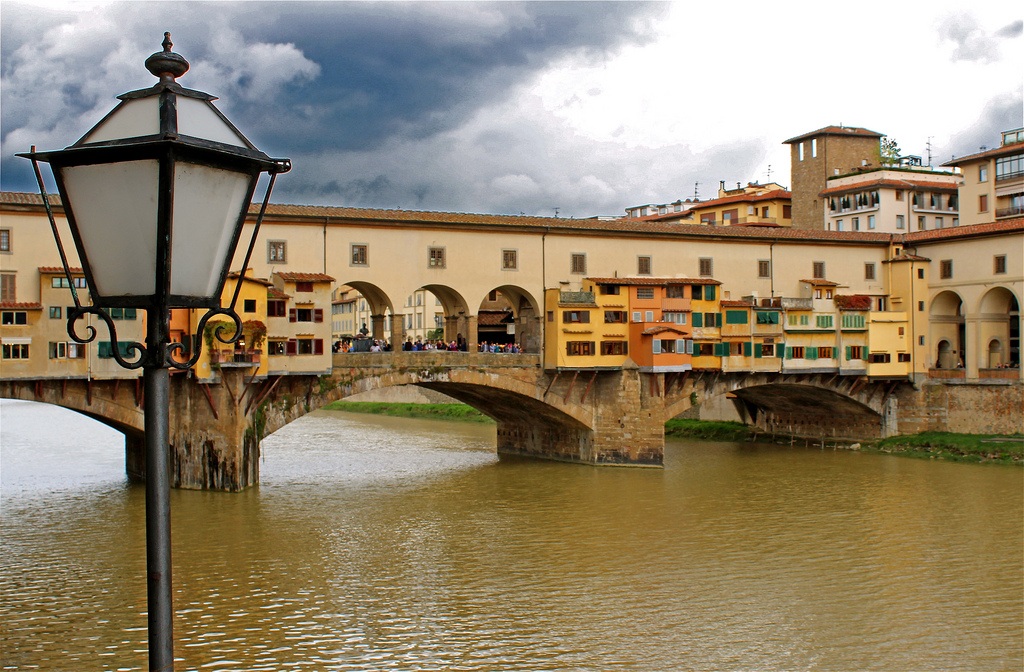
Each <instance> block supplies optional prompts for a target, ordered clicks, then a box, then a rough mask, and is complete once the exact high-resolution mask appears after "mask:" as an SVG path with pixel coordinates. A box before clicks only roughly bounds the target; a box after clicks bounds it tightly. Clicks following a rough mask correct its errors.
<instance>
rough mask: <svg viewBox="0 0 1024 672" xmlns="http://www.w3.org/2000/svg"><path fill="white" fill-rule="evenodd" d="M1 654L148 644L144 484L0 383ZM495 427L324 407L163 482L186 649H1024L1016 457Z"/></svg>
mask: <svg viewBox="0 0 1024 672" xmlns="http://www.w3.org/2000/svg"><path fill="white" fill-rule="evenodd" d="M0 422H2V425H0V426H2V431H3V435H2V439H3V443H2V451H3V452H2V459H3V470H2V472H0V474H2V486H3V490H2V505H3V511H2V513H3V517H2V522H0V532H2V535H3V539H2V541H3V545H2V547H0V567H2V575H0V588H2V591H3V600H2V606H0V635H2V638H3V647H2V654H0V658H2V663H3V666H4V667H5V669H104V670H120V669H140V670H141V669H146V646H145V638H146V621H145V608H146V606H145V583H144V566H145V562H144V552H145V551H144V549H145V539H144V534H145V527H144V493H143V490H142V488H141V487H138V486H134V485H128V484H126V482H125V480H124V477H123V475H122V474H123V442H122V440H121V439H120V437H119V436H118V435H116V434H111V433H109V432H107V431H106V430H104V429H103V428H101V427H100V426H99V425H97V424H95V423H92V422H91V421H84V420H81V419H79V418H76V417H75V416H69V414H66V413H64V412H62V411H58V410H57V409H53V408H49V407H44V406H36V405H32V404H24V403H16V402H2V403H0ZM493 446H494V429H493V427H490V426H477V425H470V424H453V423H441V422H436V421H416V420H403V419H393V418H379V417H369V416H352V415H343V414H336V413H327V412H318V413H314V414H313V415H311V416H308V417H306V418H304V419H302V420H300V421H299V422H296V423H293V424H292V425H290V426H288V427H286V428H285V429H283V430H282V431H280V432H278V433H277V434H275V435H274V436H271V437H269V438H268V439H267V440H266V442H265V445H264V460H263V464H262V465H261V469H262V480H263V484H262V485H261V486H260V487H259V488H257V489H252V490H250V491H247V492H245V493H241V494H223V493H199V492H184V491H175V492H173V493H172V511H173V544H174V568H175V576H174V588H175V610H176V619H175V638H176V646H175V653H176V655H177V656H178V658H179V663H178V668H177V669H182V670H198V669H215V670H287V669H330V670H348V669H351V670H452V669H462V670H674V669H684V668H692V669H759V670H793V669H820V670H849V669H879V670H891V669H914V670H948V669H961V670H1001V669H1020V668H1021V667H1022V665H1024V660H1022V659H1024V654H1022V639H1024V626H1022V619H1021V615H1022V610H1024V597H1022V595H1024V581H1022V567H1024V557H1022V553H1024V551H1022V548H1024V539H1022V525H1021V521H1022V519H1024V503H1022V500H1024V494H1022V493H1024V487H1022V485H1024V473H1022V470H1020V469H1019V468H1012V467H987V466H974V465H955V464H945V463H935V462H925V461H916V460H909V459H901V458H892V457H885V456H874V455H861V454H856V453H842V452H840V453H836V452H820V451H818V450H800V449H791V448H776V447H763V446H757V447H755V446H750V445H732V444H708V443H700V444H692V445H686V444H683V443H671V444H670V445H669V446H668V448H667V451H666V460H665V462H666V467H665V469H664V470H652V469H624V468H623V469H620V468H590V467H581V466H576V465H566V464H556V463H544V462H529V461H499V460H498V459H497V458H496V457H495V455H494V451H493Z"/></svg>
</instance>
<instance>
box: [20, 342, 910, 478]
mask: <svg viewBox="0 0 1024 672" xmlns="http://www.w3.org/2000/svg"><path fill="white" fill-rule="evenodd" d="M395 385H418V386H421V387H425V388H429V389H433V390H437V391H438V392H442V393H444V394H446V395H448V396H450V397H453V398H455V399H457V400H459V401H461V402H463V403H466V404H468V405H470V406H473V407H474V408H476V409H478V410H480V411H481V412H483V413H484V414H486V415H487V416H489V417H491V418H492V419H494V420H495V422H496V423H497V446H496V448H497V452H498V453H499V454H500V455H519V456H529V457H537V458H545V459H553V460H562V461H570V462H579V463H584V464H594V465H600V464H605V465H607V464H617V465H638V466H659V465H661V463H662V455H663V449H664V424H665V422H666V421H667V420H668V419H671V418H673V417H675V416H677V415H679V414H681V413H683V412H685V411H687V410H688V409H690V408H691V406H693V405H694V404H695V403H698V402H700V401H702V400H704V399H709V398H711V397H716V396H720V395H725V396H726V397H728V398H730V399H732V401H733V403H734V404H736V406H737V408H738V409H739V410H740V412H741V415H743V416H744V417H745V418H746V419H747V420H748V421H749V422H750V423H751V424H756V425H757V426H758V427H759V428H760V429H761V430H762V431H766V432H772V433H783V434H788V435H796V436H807V437H814V438H822V437H836V436H839V437H850V438H878V437H880V436H885V435H889V434H892V433H895V429H896V403H895V400H896V397H895V396H894V392H895V391H896V388H897V387H907V388H909V385H908V384H906V383H898V382H869V381H868V380H867V379H865V378H862V377H850V376H838V375H831V374H800V375H785V374H779V373H723V372H720V371H706V372H702V371H688V372H681V373H643V372H640V371H639V370H637V369H624V370H614V371H571V372H566V371H562V372H553V371H544V370H543V369H542V368H541V363H540V358H539V356H537V355H529V354H516V355H511V354H481V353H462V352H454V353H450V352H434V353H432V352H413V353H405V352H396V353H358V354H356V353H348V354H339V355H335V356H334V368H333V372H332V374H331V375H329V376H312V375H288V376H269V377H267V378H266V379H261V380H256V379H254V378H252V377H251V376H250V375H248V374H246V373H245V371H244V370H238V369H234V370H229V369H224V370H223V371H222V372H221V375H220V378H219V380H218V381H217V382H216V383H214V384H197V383H196V382H195V381H194V380H193V379H192V378H191V377H190V376H189V375H187V374H181V375H175V376H172V380H171V403H170V407H171V408H170V414H171V418H170V419H171V444H172V446H171V459H172V471H171V473H172V479H173V480H172V482H173V484H174V486H175V487H180V488H193V489H213V490H228V491H237V490H242V489H245V488H247V487H249V486H252V485H256V484H257V483H259V450H260V448H259V444H260V441H261V439H262V438H263V437H264V436H266V435H268V434H270V433H273V432H274V431H276V430H277V429H280V428H281V427H283V426H284V425H286V424H288V423H289V422H291V421H293V420H295V419H297V418H299V417H301V416H303V415H305V414H306V413H309V412H311V411H313V410H316V409H318V408H320V407H322V406H324V405H325V404H327V403H330V402H331V401H335V400H337V399H343V398H345V397H349V396H352V395H355V394H359V393H361V392H366V391H370V390H374V389H380V388H385V387H391V386H395ZM0 397H5V398H12V399H26V400H33V401H40V402H45V403H51V404H55V405H58V406H63V407H66V408H69V409H72V410H75V411H78V412H80V413H83V414H85V415H87V416H89V417H92V418H95V419H97V420H99V421H101V422H103V423H105V424H107V425H110V426H111V427H114V428H116V429H118V430H119V431H121V432H123V433H124V434H125V459H126V469H127V472H128V474H129V475H130V476H132V477H136V478H143V477H144V455H145V450H144V437H143V412H142V408H143V390H142V384H141V379H127V380H125V379H122V380H73V379H46V380H8V381H0Z"/></svg>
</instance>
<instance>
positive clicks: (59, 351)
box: [50, 341, 68, 359]
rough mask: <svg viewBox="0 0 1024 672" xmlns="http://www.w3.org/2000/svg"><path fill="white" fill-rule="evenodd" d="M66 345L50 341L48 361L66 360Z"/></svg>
mask: <svg viewBox="0 0 1024 672" xmlns="http://www.w3.org/2000/svg"><path fill="white" fill-rule="evenodd" d="M67 357H68V344H67V343H62V342H60V341H58V342H56V343H54V342H53V341H50V359H67Z"/></svg>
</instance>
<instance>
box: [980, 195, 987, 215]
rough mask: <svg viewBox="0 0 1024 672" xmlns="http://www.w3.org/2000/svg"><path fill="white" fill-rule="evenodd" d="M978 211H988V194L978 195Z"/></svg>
mask: <svg viewBox="0 0 1024 672" xmlns="http://www.w3.org/2000/svg"><path fill="white" fill-rule="evenodd" d="M978 212H988V194H982V195H981V196H978Z"/></svg>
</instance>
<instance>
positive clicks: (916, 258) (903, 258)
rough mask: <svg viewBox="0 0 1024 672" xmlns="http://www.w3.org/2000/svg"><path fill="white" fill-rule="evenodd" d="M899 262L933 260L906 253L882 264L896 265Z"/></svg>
mask: <svg viewBox="0 0 1024 672" xmlns="http://www.w3.org/2000/svg"><path fill="white" fill-rule="evenodd" d="M897 261H931V259H929V258H928V257H922V256H919V255H916V254H907V253H906V252H904V253H903V254H898V255H896V256H895V257H893V258H892V259H886V260H885V261H883V262H882V263H883V264H895V263H896V262H897Z"/></svg>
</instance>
